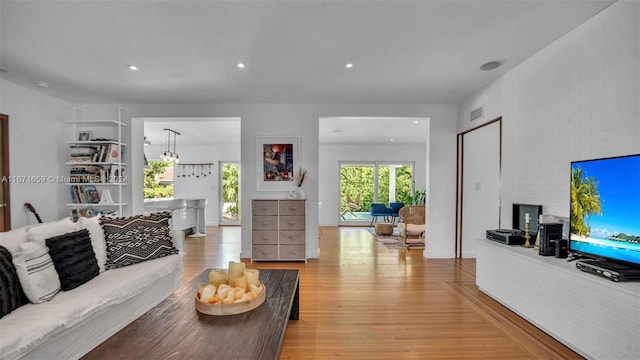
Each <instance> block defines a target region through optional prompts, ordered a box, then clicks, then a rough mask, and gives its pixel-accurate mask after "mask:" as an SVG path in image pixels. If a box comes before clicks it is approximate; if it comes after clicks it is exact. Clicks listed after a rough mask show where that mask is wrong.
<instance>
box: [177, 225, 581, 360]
mask: <svg viewBox="0 0 640 360" xmlns="http://www.w3.org/2000/svg"><path fill="white" fill-rule="evenodd" d="M427 246H428V241H427ZM185 250H186V255H185V263H184V282H188V281H190V280H191V279H192V278H193V277H195V276H196V275H197V274H199V273H201V272H202V271H203V270H204V269H206V268H217V267H224V268H226V267H227V265H228V262H229V261H231V260H234V261H238V260H240V259H239V254H240V228H239V227H208V228H207V236H206V238H186V240H185ZM242 261H244V262H245V263H247V266H248V267H252V268H277V269H284V268H286V269H291V268H293V269H299V270H300V320H298V321H290V322H289V325H288V328H287V332H286V336H285V340H284V346H283V349H282V354H281V357H280V358H281V359H296V360H297V359H305V360H306V359H392V358H398V359H399V358H401V359H581V357H580V356H579V355H578V354H576V353H574V352H573V351H571V350H570V349H569V348H567V347H565V346H564V345H562V344H561V343H559V342H557V341H556V340H554V339H553V338H551V337H550V336H548V335H546V334H545V333H544V332H542V331H540V330H538V329H537V328H536V327H534V326H533V325H531V324H529V323H528V322H526V321H525V320H523V319H522V318H520V317H519V316H517V315H515V314H514V313H513V312H511V311H509V310H508V309H506V308H505V307H503V306H502V305H500V304H498V303H497V302H495V301H493V300H492V299H491V298H489V297H487V296H486V295H484V294H482V293H481V292H480V291H479V290H478V288H477V286H476V285H475V260H474V259H462V260H455V259H425V258H424V257H423V255H422V250H404V249H389V248H386V247H385V246H383V245H381V244H379V243H377V242H376V241H375V240H373V238H372V237H371V235H370V234H369V233H368V232H367V229H366V228H337V227H324V228H322V229H321V237H320V259H313V260H309V261H308V262H307V263H306V264H305V263H304V262H254V263H251V262H250V261H249V259H242Z"/></svg>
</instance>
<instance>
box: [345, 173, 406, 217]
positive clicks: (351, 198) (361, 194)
mask: <svg viewBox="0 0 640 360" xmlns="http://www.w3.org/2000/svg"><path fill="white" fill-rule="evenodd" d="M412 191H413V163H412V162H406V163H388V162H362V163H346V162H345V163H340V218H339V220H338V221H339V224H340V225H368V224H369V223H370V222H371V216H370V215H369V209H370V207H371V204H372V203H384V204H386V205H387V206H388V205H389V203H390V202H403V201H404V199H405V198H407V197H408V196H410V195H411V194H412Z"/></svg>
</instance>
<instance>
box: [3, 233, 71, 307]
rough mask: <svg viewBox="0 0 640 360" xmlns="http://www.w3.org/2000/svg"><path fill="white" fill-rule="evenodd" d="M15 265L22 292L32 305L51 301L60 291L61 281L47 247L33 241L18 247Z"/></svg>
mask: <svg viewBox="0 0 640 360" xmlns="http://www.w3.org/2000/svg"><path fill="white" fill-rule="evenodd" d="M13 265H15V267H16V272H17V273H18V278H19V279H20V284H21V285H22V290H24V293H25V294H26V295H27V297H28V298H29V301H31V302H32V303H34V304H39V303H43V302H46V301H49V300H51V299H53V297H54V296H55V295H56V294H57V293H58V291H60V279H59V278H58V273H57V272H56V268H55V267H54V266H53V261H51V256H49V251H48V250H47V248H46V247H45V246H42V245H40V244H38V243H36V242H32V241H28V242H26V243H22V244H20V245H18V248H17V249H16V251H15V253H14V254H13Z"/></svg>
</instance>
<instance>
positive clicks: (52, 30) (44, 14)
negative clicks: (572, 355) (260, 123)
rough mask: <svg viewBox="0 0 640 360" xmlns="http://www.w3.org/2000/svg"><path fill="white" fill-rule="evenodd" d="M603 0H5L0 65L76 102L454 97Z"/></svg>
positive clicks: (13, 77)
mask: <svg viewBox="0 0 640 360" xmlns="http://www.w3.org/2000/svg"><path fill="white" fill-rule="evenodd" d="M610 3H612V1H609V0H607V1H595V0H583V1H575V0H567V1H563V0H556V1H515V0H511V1H400V0H389V1H365V0H359V1H358V0H353V1H304V0H299V1H295V0H290V1H269V0H260V1H259V0H256V1H220V0H219V1H212V0H210V1H207V0H200V1H177V0H176V1H166V0H165V1H153V0H147V1H142V0H138V1H136V0H123V1H115V0H103V1H56V0H48V1H7V0H1V3H0V67H2V69H4V70H5V71H3V72H1V73H0V75H1V76H2V77H3V78H5V79H7V80H9V81H12V82H15V83H19V84H23V85H25V86H28V87H31V88H33V89H36V90H38V91H41V92H44V93H47V94H49V95H52V96H55V97H57V98H60V99H63V100H66V101H69V102H72V103H114V102H115V103H125V104H126V103H147V104H155V103H168V104H172V103H173V104H177V103H185V104H189V103H251V102H281V103H388V104H391V103H427V104H429V103H457V102H459V101H460V100H461V99H464V98H465V97H467V96H469V95H470V94H472V93H473V92H475V91H477V90H478V89H480V88H482V87H484V86H486V85H488V84H489V83H490V82H492V81H494V80H495V79H496V78H498V77H499V76H500V75H501V74H503V73H504V72H506V71H508V70H509V69H511V68H513V67H514V66H516V65H517V64H519V63H520V62H522V61H523V60H524V59H526V58H528V57H530V56H531V55H533V54H534V53H536V52H537V51H539V50H541V49H542V48H544V47H545V46H547V45H548V44H550V43H551V42H553V41H554V40H556V39H558V38H559V37H561V36H563V35H564V34H566V33H567V32H569V31H571V30H572V29H573V28H575V27H576V26H578V25H579V24H581V23H582V22H584V21H585V20H587V19H589V18H590V17H592V16H594V15H595V14H597V13H598V12H599V11H601V10H602V9H603V8H605V7H606V6H608V5H609V4H610ZM492 60H498V61H501V62H502V63H503V65H502V66H501V67H499V68H497V69H495V70H493V71H481V70H480V69H479V67H480V65H481V64H483V63H485V62H488V61H492ZM238 62H243V63H244V64H246V67H245V68H244V69H239V68H237V67H236V64H237V63H238ZM347 62H351V63H353V64H354V67H353V68H351V69H347V68H345V64H346V63H347ZM128 64H135V65H137V66H138V67H139V70H138V71H131V70H129V69H128V68H127V65H128ZM38 81H44V82H46V83H49V84H50V86H49V87H48V88H41V87H38V86H37V85H36V82H38Z"/></svg>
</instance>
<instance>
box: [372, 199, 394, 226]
mask: <svg viewBox="0 0 640 360" xmlns="http://www.w3.org/2000/svg"><path fill="white" fill-rule="evenodd" d="M369 214H370V215H371V224H370V225H369V227H372V226H373V223H374V221H375V222H377V221H378V216H382V217H383V219H384V220H385V221H387V219H388V218H389V216H391V212H389V208H387V206H386V205H385V204H380V203H373V204H371V210H370V213H369Z"/></svg>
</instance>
